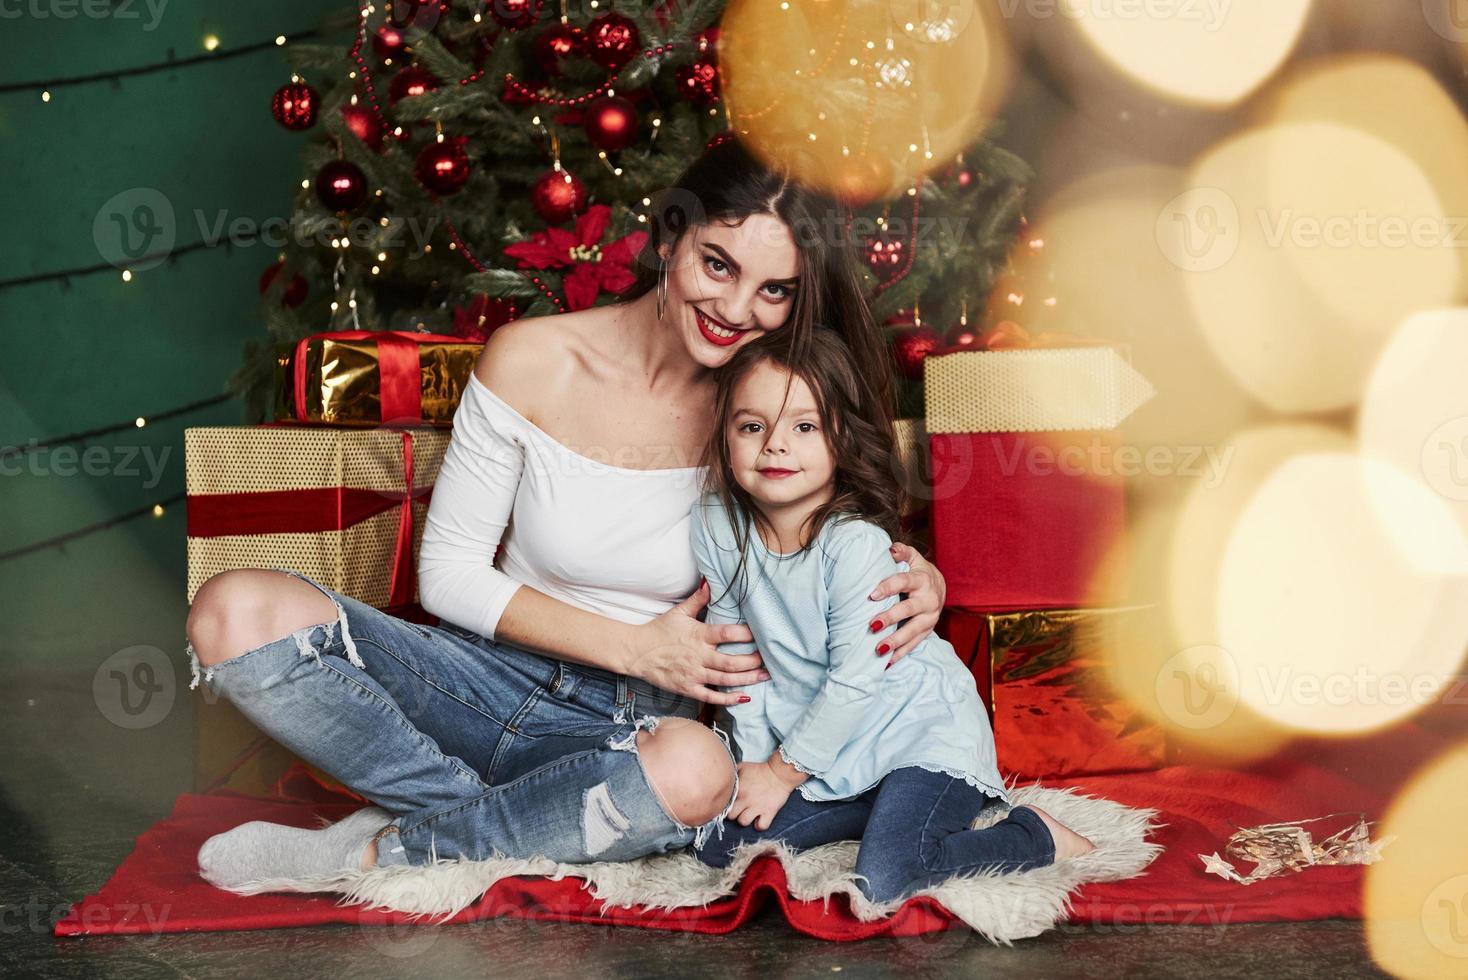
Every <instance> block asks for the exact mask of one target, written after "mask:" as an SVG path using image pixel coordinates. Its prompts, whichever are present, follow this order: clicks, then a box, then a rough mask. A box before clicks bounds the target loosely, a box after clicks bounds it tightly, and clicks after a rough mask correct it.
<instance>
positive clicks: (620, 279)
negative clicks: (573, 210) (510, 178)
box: [505, 204, 647, 310]
mask: <svg viewBox="0 0 1468 980" xmlns="http://www.w3.org/2000/svg"><path fill="white" fill-rule="evenodd" d="M611 214H612V209H611V207H610V206H608V205H606V204H593V205H592V206H591V207H589V208H587V209H586V211H585V212H584V213H583V214H582V215H581V216H580V217H579V218H577V219H576V230H575V231H567V230H566V229H564V228H547V229H546V230H545V231H538V232H536V233H535V234H533V235H531V236H530V240H529V241H525V242H516V243H515V244H513V245H509V246H506V248H505V254H506V255H509V256H513V257H514V258H516V259H518V260H519V262H520V268H522V269H567V268H569V269H570V270H571V271H570V272H567V273H566V275H565V279H564V280H563V282H562V286H563V288H564V290H565V293H566V306H567V308H568V309H572V310H584V309H586V308H587V307H589V306H590V305H591V304H592V303H595V302H596V297H597V295H598V294H599V293H600V292H601V291H602V290H606V291H607V292H609V293H620V292H621V291H622V290H624V289H626V288H627V287H628V286H631V285H632V283H633V282H635V281H636V279H637V276H636V274H635V273H634V272H633V271H632V268H631V267H632V259H633V257H634V256H636V255H637V253H638V252H639V251H641V250H642V244H643V242H645V241H647V232H645V231H634V232H632V233H631V234H629V235H626V236H625V237H623V238H619V239H617V240H616V241H614V242H608V243H607V244H605V245H603V244H602V241H601V236H602V235H603V234H604V233H605V232H606V230H607V222H608V220H609V219H610V218H611Z"/></svg>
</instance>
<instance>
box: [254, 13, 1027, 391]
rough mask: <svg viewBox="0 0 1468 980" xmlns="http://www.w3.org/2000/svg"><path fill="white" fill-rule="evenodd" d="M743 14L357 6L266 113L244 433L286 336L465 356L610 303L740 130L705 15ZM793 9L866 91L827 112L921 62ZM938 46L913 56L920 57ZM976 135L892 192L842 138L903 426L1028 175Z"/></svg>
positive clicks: (863, 154) (975, 294)
mask: <svg viewBox="0 0 1468 980" xmlns="http://www.w3.org/2000/svg"><path fill="white" fill-rule="evenodd" d="M760 6H761V5H760V4H758V3H750V2H749V0H735V2H733V3H730V2H729V0H687V2H676V0H669V2H664V3H656V4H650V5H648V4H622V3H612V4H610V5H608V4H604V3H603V4H598V3H596V2H591V3H587V4H579V3H578V4H570V3H568V2H567V0H560V3H559V4H556V3H549V2H544V0H492V2H491V3H488V4H484V3H481V2H477V0H441V2H434V0H427V2H421V0H396V2H395V3H393V4H391V5H390V6H387V7H386V8H378V7H376V6H374V5H372V4H364V5H363V7H362V8H361V10H360V11H359V16H358V21H357V25H356V31H355V38H354V40H353V42H352V43H351V45H350V46H349V47H346V48H343V47H342V46H340V45H327V44H313V45H305V44H301V45H295V46H292V47H291V48H290V49H289V55H290V58H291V63H292V68H293V70H294V73H293V75H292V77H291V79H290V80H289V81H288V82H287V83H286V84H284V85H283V86H282V87H281V88H280V89H279V91H277V92H276V93H275V96H274V99H273V102H272V111H273V113H274V115H275V118H276V119H277V121H278V122H280V124H281V125H283V126H286V127H287V128H289V129H293V130H301V131H304V132H306V133H308V134H309V135H308V139H309V142H308V143H307V145H306V148H305V151H304V154H303V157H304V165H305V174H304V177H303V179H302V181H301V183H300V187H299V190H298V191H297V194H296V199H295V202H294V205H293V208H292V213H291V218H290V225H291V233H290V235H289V236H287V237H288V241H287V243H286V244H285V246H284V248H283V250H282V251H281V253H280V255H279V260H278V261H277V262H276V263H274V264H273V265H271V266H269V267H268V268H266V269H265V270H264V273H263V275H262V277H261V290H262V293H263V295H264V298H263V309H264V321H265V324H266V329H267V331H268V335H269V336H268V339H266V340H265V341H263V342H259V343H251V344H249V345H247V349H246V352H245V362H244V364H243V365H242V366H241V368H240V370H239V371H238V372H237V373H236V375H235V376H234V378H233V379H232V381H231V387H232V388H233V389H234V390H235V391H237V392H238V393H240V394H242V395H244V396H245V397H246V399H247V403H248V405H249V412H250V414H251V415H252V416H254V417H255V418H260V417H263V416H264V415H265V414H266V411H267V406H268V404H269V400H270V386H271V379H272V371H273V367H274V363H275V349H276V346H277V345H278V344H281V343H285V342H290V341H295V340H297V339H299V338H301V337H303V336H306V335H309V334H313V333H319V332H322V331H326V330H355V329H362V330H407V331H427V332H430V333H441V334H453V335H456V336H460V337H464V338H468V339H471V340H483V339H485V338H486V337H487V336H488V334H489V333H490V332H491V331H493V329H494V328H495V327H496V326H498V325H500V324H501V323H504V322H506V321H507V320H510V319H515V318H518V317H524V316H539V315H544V314H554V313H558V312H563V311H569V310H576V309H582V308H585V307H588V306H593V305H599V304H603V303H607V302H612V301H614V300H615V298H616V296H617V293H618V291H619V290H622V289H625V288H626V287H627V286H628V285H630V284H631V282H632V280H633V275H634V272H633V270H632V268H631V265H632V261H633V257H634V255H635V252H636V247H635V246H636V245H637V244H638V243H639V242H640V241H641V233H640V231H639V228H640V226H644V227H645V225H643V223H644V222H646V221H647V220H648V215H647V213H646V210H645V208H646V207H647V205H648V204H649V203H650V202H651V199H652V195H654V194H655V193H656V192H657V191H659V190H661V189H662V188H665V187H667V186H669V185H670V184H672V183H673V182H674V181H675V180H676V178H677V177H678V175H679V174H680V173H681V172H682V170H683V169H684V168H685V166H686V165H687V164H688V163H689V162H690V161H691V160H693V159H694V158H695V157H696V156H697V155H699V154H700V153H702V152H703V151H704V149H705V148H706V147H707V146H709V145H710V144H711V143H712V142H714V141H717V140H721V139H728V138H744V137H745V136H746V135H747V134H748V133H749V128H748V127H749V125H750V124H751V123H752V122H754V121H755V120H756V118H757V116H758V115H759V113H760V112H762V111H763V110H756V109H754V108H748V107H745V106H743V105H740V104H737V100H736V99H734V98H729V97H726V96H727V95H728V93H727V92H726V88H727V84H726V83H727V80H726V78H725V66H724V65H723V64H722V53H723V52H724V51H725V49H726V48H727V46H728V45H729V43H730V42H731V40H736V39H733V38H730V37H729V36H728V34H727V32H728V30H729V29H730V24H729V23H728V22H727V18H726V15H728V14H730V13H732V12H734V9H735V8H743V9H741V10H740V11H739V13H740V18H739V20H740V23H746V24H747V23H749V22H750V18H751V16H754V17H759V16H764V15H765V12H764V11H763V10H760V9H755V8H758V7H760ZM763 6H768V7H771V8H774V7H776V6H778V5H775V4H765V5H763ZM790 6H791V5H786V12H787V13H788V12H789V8H790ZM814 6H818V7H820V8H822V9H823V10H825V11H826V13H827V15H829V14H830V13H831V8H844V9H842V10H841V11H839V13H838V14H837V15H838V16H839V17H840V18H841V20H840V29H839V30H837V31H835V32H834V33H833V34H832V36H831V38H830V43H829V46H828V49H827V50H826V51H823V52H819V53H818V54H817V55H816V56H815V57H814V58H813V60H817V61H820V62H821V63H822V64H831V63H833V62H835V63H840V64H842V65H843V66H845V65H850V66H856V67H857V68H858V69H859V70H860V71H861V74H860V75H859V76H858V77H859V78H861V79H863V80H864V81H862V83H861V85H858V86H856V88H857V89H862V88H863V87H868V86H869V88H868V89H867V90H866V91H854V92H852V91H848V90H849V89H851V88H852V86H850V85H845V86H844V90H843V92H842V96H843V98H844V97H850V98H852V99H854V100H856V101H857V102H858V103H860V102H861V101H862V100H868V103H869V104H870V100H871V99H872V98H874V97H875V96H876V95H878V94H882V95H883V96H884V97H890V96H902V97H906V90H907V89H909V88H911V87H912V86H913V83H914V78H913V77H912V76H913V75H914V70H913V62H914V60H919V59H917V58H916V55H917V54H921V53H922V52H921V51H916V52H914V57H913V58H909V57H907V56H905V55H904V53H903V47H902V46H903V45H905V44H906V45H913V44H917V43H918V42H916V41H913V40H911V39H910V38H908V37H904V36H902V31H901V30H899V31H897V35H898V36H897V37H896V38H895V39H894V37H893V31H892V29H891V28H890V25H888V26H887V28H886V29H885V30H882V31H880V32H879V31H878V30H877V29H875V28H873V27H872V26H871V25H873V24H877V23H885V21H886V20H887V19H888V16H889V15H888V13H887V6H888V5H887V4H885V3H879V2H877V0H852V2H849V3H846V4H844V5H826V4H820V5H814ZM726 7H727V8H728V9H727V10H726ZM862 8H867V9H865V10H863V9H862ZM797 13H798V12H797ZM848 14H852V15H859V14H866V15H876V16H878V17H879V19H877V20H874V19H872V17H871V16H868V17H867V19H866V20H862V19H861V18H860V17H856V18H855V19H854V20H852V19H850V18H848ZM721 21H723V22H724V23H721ZM852 25H855V26H852ZM942 26H943V25H941V24H940V25H938V27H937V28H934V27H933V26H932V25H927V28H928V36H927V37H925V38H924V39H923V43H925V44H928V45H932V44H940V43H943V38H944V35H943V34H942V31H941V30H940V29H939V28H941V27H942ZM912 28H913V25H912V24H911V23H909V24H907V25H906V29H907V31H908V32H909V33H910V32H911V30H912ZM721 30H722V31H723V32H724V33H723V34H722V35H721ZM874 33H881V34H883V35H884V36H882V37H877V38H874V37H870V36H867V35H868V34H874ZM878 42H881V43H878ZM926 50H931V48H928V49H926ZM796 73H797V74H798V73H799V69H797V72H796ZM810 74H814V71H812V72H810ZM918 80H919V81H920V79H918ZM806 101H807V103H808V102H809V100H806ZM801 108H802V109H803V110H804V111H805V112H806V113H807V114H808V113H809V112H810V110H811V108H812V107H811V106H810V105H809V104H802V106H801ZM775 111H780V110H779V109H776V110H775ZM786 111H789V110H788V109H787V110H786ZM819 115H820V118H822V119H824V118H826V117H825V115H824V113H820V114H819ZM801 125H806V123H805V121H804V120H801ZM812 125H814V124H812ZM866 128H868V129H870V122H869V121H868V124H867V127H866ZM817 135H818V134H817V133H815V132H814V131H813V132H812V133H811V134H810V138H811V139H812V140H815V139H816V138H817ZM997 135H998V127H997V125H995V126H990V127H989V128H988V129H987V131H985V132H984V133H983V134H982V136H980V137H978V138H976V139H974V140H972V141H970V142H969V144H968V145H966V146H964V147H963V148H962V149H961V150H960V151H959V152H957V153H953V154H951V155H949V156H948V158H947V159H932V160H929V161H926V162H925V164H924V165H923V166H922V167H921V169H920V172H918V173H916V175H915V176H914V177H913V178H912V179H908V178H907V175H909V174H911V173H912V170H911V168H908V169H906V170H904V169H903V168H901V167H894V166H893V165H892V163H891V161H889V160H886V159H883V158H882V155H883V153H884V152H885V151H884V150H883V149H882V148H879V147H868V146H867V139H866V136H865V135H863V138H862V141H861V145H859V146H857V147H856V148H855V149H856V153H855V155H854V156H853V157H852V167H851V169H850V170H849V171H847V172H846V173H845V174H843V175H840V177H839V184H838V186H837V187H835V188H833V189H834V190H835V191H837V192H839V196H840V197H841V198H842V200H843V201H844V202H845V203H846V204H848V205H849V206H850V207H851V209H852V213H851V214H850V215H849V216H848V217H850V218H851V219H852V220H851V221H849V222H848V224H847V232H848V233H850V234H852V235H853V236H854V237H855V239H856V243H857V247H858V249H859V251H860V253H861V254H862V255H863V256H864V257H865V259H866V265H867V267H868V282H869V285H870V289H871V295H872V298H873V305H874V310H875V312H876V314H877V316H878V317H879V319H880V320H882V321H883V322H885V323H886V324H888V329H889V331H890V333H891V340H892V344H893V351H894V355H895V357H896V361H897V364H898V368H899V371H900V372H901V374H902V375H903V376H904V378H905V380H904V381H903V383H902V384H901V385H899V392H900V394H899V399H900V404H899V406H898V409H899V412H900V413H901V414H903V415H907V416H911V415H916V414H921V389H920V379H921V359H922V356H923V355H924V354H925V353H926V352H927V351H929V350H931V349H933V348H934V347H936V346H938V345H940V344H941V343H944V342H956V341H958V339H959V337H960V336H961V335H962V334H963V333H966V332H970V331H971V329H972V327H973V326H977V325H978V324H977V323H976V322H975V323H974V324H973V325H972V326H970V324H969V320H970V319H971V318H972V319H973V320H975V321H977V319H978V316H977V312H978V311H982V310H983V309H984V300H985V297H986V295H987V294H988V292H989V290H990V287H991V286H992V284H993V282H994V280H995V277H996V275H997V274H998V273H999V271H1000V270H1001V269H1002V268H1003V266H1004V264H1005V262H1006V258H1007V254H1008V251H1009V248H1010V245H1011V242H1012V241H1013V239H1014V235H1015V232H1016V230H1017V228H1018V227H1019V224H1020V221H1021V208H1022V202H1023V194H1024V186H1025V184H1026V183H1027V181H1028V179H1029V176H1030V172H1029V169H1028V167H1027V166H1026V165H1025V164H1024V163H1023V162H1022V161H1020V160H1019V159H1018V158H1016V157H1015V156H1014V155H1013V154H1011V153H1008V152H1007V151H1005V150H1003V149H1002V148H1000V147H999V146H998V145H996V144H995V143H994V142H993V140H994V138H995V137H996V136H997ZM925 136H926V133H924V137H925ZM912 149H913V150H914V151H916V150H917V149H918V147H917V145H916V144H914V145H913V147H912ZM847 152H848V153H849V152H850V150H849V149H848V150H847ZM928 156H929V157H931V156H932V154H931V153H929V154H928ZM873 175H875V177H874V176H873ZM894 175H895V179H894Z"/></svg>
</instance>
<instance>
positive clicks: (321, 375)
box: [275, 330, 484, 426]
mask: <svg viewBox="0 0 1468 980" xmlns="http://www.w3.org/2000/svg"><path fill="white" fill-rule="evenodd" d="M483 349H484V345H483V344H476V343H470V342H468V341H466V340H464V339H463V338H462V337H453V336H450V335H448V334H436V333H416V332H412V331H406V330H378V331H373V330H339V331H334V332H328V333H318V334H312V335H311V336H309V337H303V338H301V339H300V340H298V341H296V342H295V343H294V344H288V345H282V346H281V347H280V349H279V350H278V351H277V352H276V357H275V417H276V419H278V420H282V421H284V420H289V421H295V422H316V423H322V424H327V425H360V426H371V425H445V426H446V425H451V424H452V423H453V420H454V411H455V410H456V409H457V408H458V407H459V398H460V397H461V396H462V395H463V393H464V386H465V385H467V384H468V383H469V374H470V372H472V371H473V370H474V363H475V361H477V360H478V359H479V352H480V351H481V350H483Z"/></svg>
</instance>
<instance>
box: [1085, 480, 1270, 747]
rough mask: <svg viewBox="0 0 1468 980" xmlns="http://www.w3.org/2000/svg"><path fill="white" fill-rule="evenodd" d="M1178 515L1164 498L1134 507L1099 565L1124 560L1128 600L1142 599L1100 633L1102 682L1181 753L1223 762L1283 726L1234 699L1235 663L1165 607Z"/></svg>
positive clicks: (1119, 564)
mask: <svg viewBox="0 0 1468 980" xmlns="http://www.w3.org/2000/svg"><path fill="white" fill-rule="evenodd" d="M1178 517H1179V512H1178V509H1177V508H1176V507H1175V506H1167V505H1151V506H1147V507H1146V508H1145V509H1143V510H1141V511H1140V512H1138V513H1135V514H1134V515H1133V517H1132V520H1131V528H1130V532H1129V534H1128V535H1127V540H1126V541H1125V543H1124V544H1120V545H1119V546H1118V548H1117V555H1116V556H1115V557H1114V558H1113V560H1112V561H1111V562H1109V563H1108V566H1109V567H1107V568H1105V569H1104V571H1105V572H1106V573H1111V572H1112V571H1114V570H1115V569H1120V568H1125V569H1126V570H1127V571H1128V572H1129V578H1130V580H1131V583H1132V591H1131V593H1130V594H1131V596H1132V597H1133V601H1135V602H1137V603H1141V604H1145V605H1146V606H1147V608H1146V609H1144V610H1143V611H1139V612H1137V613H1133V614H1129V615H1127V616H1123V617H1117V627H1116V629H1115V630H1113V631H1111V632H1109V633H1107V634H1106V637H1105V638H1106V640H1107V641H1108V642H1109V643H1111V644H1112V645H1111V646H1110V647H1109V648H1108V649H1107V650H1106V652H1105V655H1104V657H1102V658H1100V659H1101V661H1102V663H1103V664H1104V669H1105V672H1106V684H1107V688H1108V689H1109V690H1112V691H1114V692H1115V693H1116V695H1117V696H1118V697H1120V698H1122V699H1124V700H1125V701H1126V702H1127V703H1129V704H1130V705H1132V706H1133V707H1135V708H1136V709H1137V710H1138V711H1140V712H1141V713H1142V714H1143V715H1145V716H1146V717H1147V718H1149V719H1151V720H1152V721H1154V722H1156V723H1157V724H1159V725H1160V726H1162V728H1163V729H1164V730H1165V731H1166V732H1167V738H1168V742H1169V744H1170V745H1171V746H1172V748H1173V751H1174V755H1175V756H1176V757H1177V758H1179V759H1180V760H1181V759H1187V760H1188V761H1193V762H1203V763H1205V764H1225V765H1227V764H1232V763H1239V762H1245V761H1248V760H1250V759H1255V758H1259V757H1262V756H1267V755H1268V754H1270V753H1271V752H1273V751H1275V750H1276V749H1277V748H1278V747H1279V746H1280V745H1281V744H1282V743H1283V742H1284V741H1285V740H1286V739H1287V738H1288V737H1289V733H1288V732H1286V731H1285V730H1284V729H1282V728H1280V727H1279V726H1277V725H1273V724H1270V723H1269V722H1267V721H1266V720H1265V719H1262V718H1260V717H1259V716H1258V715H1257V714H1255V713H1254V712H1252V711H1250V710H1249V709H1248V708H1247V706H1244V705H1241V704H1240V703H1239V694H1238V676H1237V668H1236V666H1235V665H1234V663H1233V661H1232V660H1231V659H1230V658H1228V657H1227V655H1226V654H1224V652H1223V651H1222V650H1221V648H1220V647H1219V646H1218V645H1217V643H1216V642H1213V641H1212V640H1211V639H1210V638H1209V637H1207V636H1206V635H1205V633H1204V632H1203V631H1202V630H1201V629H1199V628H1196V627H1194V626H1192V625H1191V624H1181V625H1180V624H1178V623H1176V622H1175V621H1173V620H1172V618H1171V616H1170V615H1169V612H1170V608H1169V607H1170V602H1169V599H1170V593H1171V590H1172V588H1173V583H1171V582H1169V580H1168V564H1169V562H1168V556H1169V553H1170V550H1171V548H1172V542H1173V541H1174V539H1175V536H1176V532H1177V526H1178Z"/></svg>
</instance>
